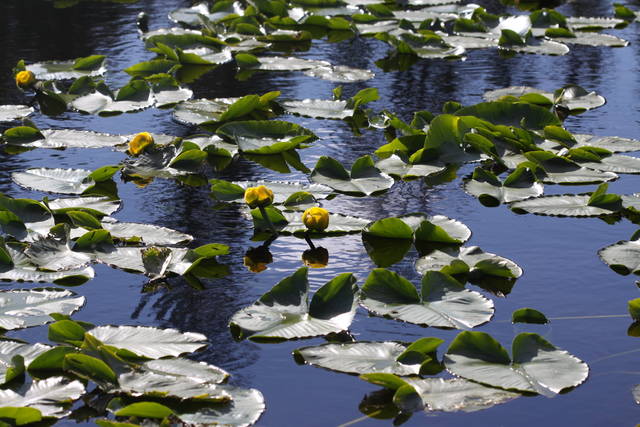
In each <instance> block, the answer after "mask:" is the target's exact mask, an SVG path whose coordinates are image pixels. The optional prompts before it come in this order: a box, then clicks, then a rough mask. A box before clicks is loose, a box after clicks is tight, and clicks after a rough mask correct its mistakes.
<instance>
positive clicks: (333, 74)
mask: <svg viewBox="0 0 640 427" xmlns="http://www.w3.org/2000/svg"><path fill="white" fill-rule="evenodd" d="M304 74H305V75H307V76H309V77H315V78H318V79H322V80H328V81H330V82H337V83H355V82H364V81H367V80H371V79H372V78H373V77H374V76H375V74H374V73H373V72H372V71H370V70H363V69H361V68H353V67H348V66H346V65H331V66H322V67H314V68H311V69H308V70H306V71H304Z"/></svg>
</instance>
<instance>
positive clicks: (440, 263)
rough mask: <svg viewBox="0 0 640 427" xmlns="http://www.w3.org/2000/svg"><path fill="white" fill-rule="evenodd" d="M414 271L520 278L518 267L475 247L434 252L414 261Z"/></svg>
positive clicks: (509, 261)
mask: <svg viewBox="0 0 640 427" xmlns="http://www.w3.org/2000/svg"><path fill="white" fill-rule="evenodd" d="M415 267H416V270H417V271H418V273H420V274H423V275H424V274H426V273H428V272H430V271H441V272H443V273H446V274H451V275H458V274H463V275H466V274H468V275H469V276H470V278H473V277H474V276H480V277H482V276H496V277H502V278H510V279H515V278H518V277H520V276H522V269H521V268H520V267H518V265H517V264H516V263H515V262H513V261H511V260H509V259H507V258H503V257H500V256H498V255H495V254H492V253H489V252H484V251H483V250H482V249H480V248H479V247H477V246H469V247H464V248H460V249H457V250H453V249H451V250H448V251H446V252H445V251H434V252H432V253H431V254H429V255H427V256H424V257H422V258H420V259H418V260H417V261H416V265H415Z"/></svg>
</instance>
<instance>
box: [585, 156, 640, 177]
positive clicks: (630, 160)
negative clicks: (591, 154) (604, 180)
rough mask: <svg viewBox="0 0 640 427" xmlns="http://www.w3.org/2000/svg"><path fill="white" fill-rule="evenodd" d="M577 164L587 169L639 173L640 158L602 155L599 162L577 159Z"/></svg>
mask: <svg viewBox="0 0 640 427" xmlns="http://www.w3.org/2000/svg"><path fill="white" fill-rule="evenodd" d="M577 163H578V164H579V165H581V166H584V167H586V168H589V169H593V170H598V171H603V172H613V173H632V174H638V173H640V159H639V158H637V157H631V156H622V155H618V154H614V155H611V156H607V157H603V158H601V159H600V161H599V162H584V161H578V162H577Z"/></svg>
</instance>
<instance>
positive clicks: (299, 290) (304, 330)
mask: <svg viewBox="0 0 640 427" xmlns="http://www.w3.org/2000/svg"><path fill="white" fill-rule="evenodd" d="M355 282H356V279H355V278H354V276H353V274H351V273H344V274H341V275H339V276H337V277H335V278H334V279H332V280H330V281H329V282H327V283H326V284H325V285H324V286H322V287H321V288H320V289H318V290H317V291H316V292H315V294H314V295H313V298H312V299H311V302H309V301H308V294H309V281H308V280H307V268H305V267H303V268H300V269H298V270H297V271H296V272H295V273H294V274H293V275H291V276H289V277H286V278H285V279H283V280H282V281H280V282H279V283H278V284H277V285H276V286H274V287H273V288H272V289H271V290H270V291H269V292H267V293H266V294H264V295H263V296H262V297H260V299H258V301H256V302H255V303H254V304H253V305H252V306H249V307H246V308H244V309H242V310H240V311H238V312H237V313H236V314H234V315H233V317H232V318H231V320H230V322H229V327H230V329H231V333H232V335H233V336H234V338H235V339H238V340H241V339H244V338H249V339H251V340H253V341H283V340H288V339H299V338H308V337H314V336H323V335H327V334H331V333H338V332H342V331H345V330H347V329H348V328H349V325H351V321H352V320H353V317H354V315H355V311H356V308H357V301H356V295H357V292H358V287H357V286H356V285H355Z"/></svg>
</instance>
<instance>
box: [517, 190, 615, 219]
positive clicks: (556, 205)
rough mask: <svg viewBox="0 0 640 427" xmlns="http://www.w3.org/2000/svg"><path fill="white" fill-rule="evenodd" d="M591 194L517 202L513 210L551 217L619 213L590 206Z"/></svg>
mask: <svg viewBox="0 0 640 427" xmlns="http://www.w3.org/2000/svg"><path fill="white" fill-rule="evenodd" d="M590 197H591V194H560V195H551V196H542V197H536V198H535V199H530V200H524V201H521V202H516V203H514V204H512V205H511V209H512V210H513V211H515V212H518V213H525V212H526V213H532V214H536V215H549V216H560V217H564V216H575V217H596V216H602V215H610V214H612V213H615V212H618V211H619V210H620V207H616V206H610V207H607V206H590V205H589V204H588V203H589V198H590Z"/></svg>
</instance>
